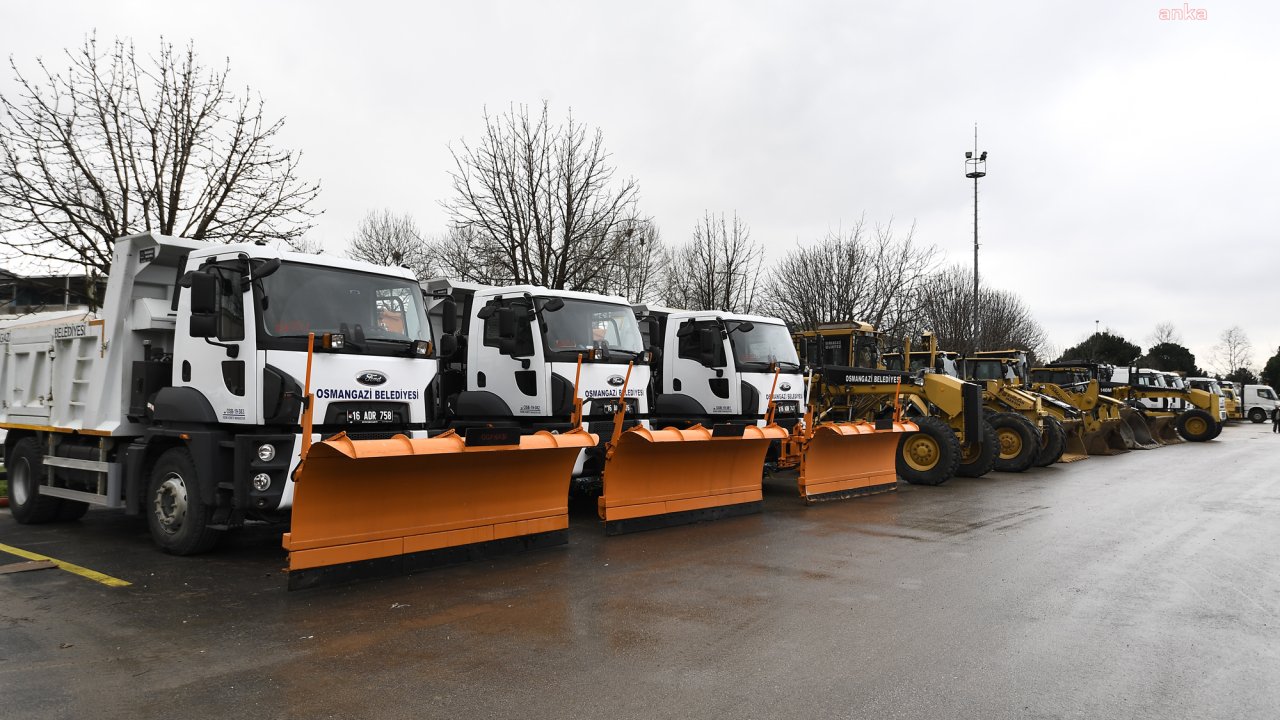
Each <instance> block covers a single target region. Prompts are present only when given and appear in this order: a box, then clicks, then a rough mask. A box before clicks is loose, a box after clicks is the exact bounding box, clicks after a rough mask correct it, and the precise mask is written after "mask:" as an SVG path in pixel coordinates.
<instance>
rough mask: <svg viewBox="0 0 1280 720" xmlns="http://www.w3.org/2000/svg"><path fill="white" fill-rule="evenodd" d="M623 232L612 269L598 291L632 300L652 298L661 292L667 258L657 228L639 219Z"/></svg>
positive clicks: (655, 298) (656, 297)
mask: <svg viewBox="0 0 1280 720" xmlns="http://www.w3.org/2000/svg"><path fill="white" fill-rule="evenodd" d="M622 232H623V237H622V238H621V241H620V242H619V243H618V248H617V253H616V254H615V255H614V259H613V268H612V269H611V271H610V272H609V273H608V274H607V275H606V276H605V278H604V282H603V284H601V285H600V287H599V292H602V293H606V294H611V295H621V296H623V297H625V298H627V299H629V300H631V301H633V302H651V301H655V300H657V299H658V298H659V297H660V295H661V291H662V281H663V278H664V277H665V272H666V268H667V260H668V258H667V251H666V248H665V247H664V246H663V243H662V236H661V234H660V233H659V232H658V227H657V226H656V225H654V224H653V222H652V221H650V220H641V221H637V222H636V223H635V224H633V225H632V226H630V227H628V228H626V229H625V230H623V231H622Z"/></svg>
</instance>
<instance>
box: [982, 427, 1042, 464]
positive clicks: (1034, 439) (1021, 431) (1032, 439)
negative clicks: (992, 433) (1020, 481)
mask: <svg viewBox="0 0 1280 720" xmlns="http://www.w3.org/2000/svg"><path fill="white" fill-rule="evenodd" d="M991 425H992V426H993V427H995V429H996V436H997V437H998V438H999V439H1000V450H999V452H998V453H997V454H996V462H995V468H996V470H999V471H1000V472H1022V471H1024V470H1026V469H1027V468H1029V467H1031V464H1032V463H1034V462H1035V460H1036V455H1037V454H1039V452H1040V429H1039V428H1037V427H1036V426H1035V425H1034V424H1032V422H1031V421H1030V420H1028V419H1026V418H1025V417H1023V416H1021V415H1017V414H1015V413H996V415H995V417H993V418H991Z"/></svg>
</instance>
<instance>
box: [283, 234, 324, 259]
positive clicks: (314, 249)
mask: <svg viewBox="0 0 1280 720" xmlns="http://www.w3.org/2000/svg"><path fill="white" fill-rule="evenodd" d="M281 244H283V245H284V246H285V247H287V248H289V249H290V250H292V251H294V252H300V253H306V254H308V255H319V254H320V253H322V252H324V246H323V245H321V244H320V241H319V240H316V239H315V238H313V237H309V236H303V237H296V238H290V239H289V240H285V241H282V242H281Z"/></svg>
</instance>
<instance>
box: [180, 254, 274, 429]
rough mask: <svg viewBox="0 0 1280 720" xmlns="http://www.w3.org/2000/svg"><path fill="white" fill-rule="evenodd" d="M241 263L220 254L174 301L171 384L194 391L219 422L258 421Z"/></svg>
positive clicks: (250, 317)
mask: <svg viewBox="0 0 1280 720" xmlns="http://www.w3.org/2000/svg"><path fill="white" fill-rule="evenodd" d="M244 274H245V266H244V263H243V262H242V261H240V260H238V259H236V258H235V256H225V257H222V258H219V259H218V260H217V261H213V262H208V263H205V264H204V265H202V266H201V267H200V268H199V269H197V270H196V271H195V273H194V276H195V279H194V280H193V281H192V285H191V287H190V288H189V289H188V290H186V291H184V292H183V293H182V295H181V298H180V300H179V303H178V316H179V318H181V321H180V322H179V324H178V332H177V338H176V342H175V346H176V347H175V350H176V352H175V355H176V357H175V361H174V366H173V374H174V378H173V384H174V385H175V386H178V387H190V388H193V389H195V390H198V391H199V392H200V393H201V394H202V395H204V397H205V399H207V400H208V401H209V404H210V405H211V406H212V407H213V412H214V415H215V416H217V418H218V420H219V421H220V422H224V423H232V424H248V425H253V424H257V423H259V422H260V421H261V419H260V418H259V417H258V414H259V412H260V408H259V402H258V398H259V397H260V396H261V394H260V393H259V391H258V388H259V374H260V371H259V368H258V362H257V354H256V352H255V348H256V343H255V342H254V340H255V335H256V333H255V331H254V328H255V327H256V324H255V317H254V309H253V302H252V301H250V296H249V295H248V290H249V286H248V283H246V282H245V281H244Z"/></svg>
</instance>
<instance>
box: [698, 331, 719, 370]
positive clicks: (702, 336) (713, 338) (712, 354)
mask: <svg viewBox="0 0 1280 720" xmlns="http://www.w3.org/2000/svg"><path fill="white" fill-rule="evenodd" d="M721 347H722V345H721V342H720V333H719V331H717V330H714V329H712V328H703V329H701V330H699V331H698V354H699V355H701V362H702V364H703V365H706V366H707V367H716V366H717V365H716V361H717V360H718V359H719V356H720V353H719V350H720V348H721Z"/></svg>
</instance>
